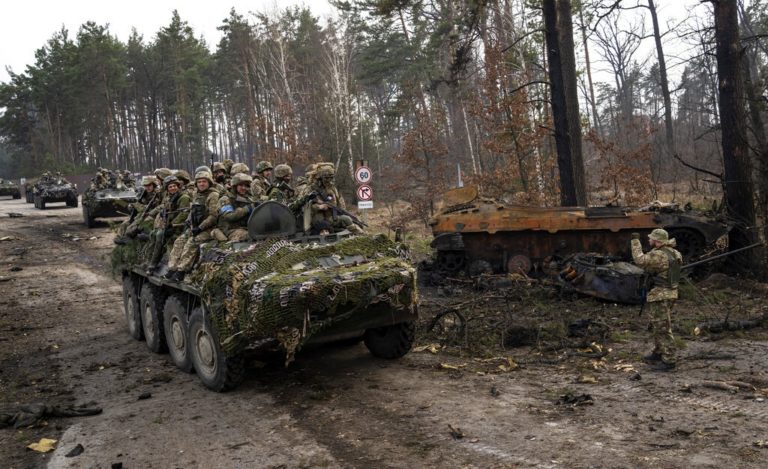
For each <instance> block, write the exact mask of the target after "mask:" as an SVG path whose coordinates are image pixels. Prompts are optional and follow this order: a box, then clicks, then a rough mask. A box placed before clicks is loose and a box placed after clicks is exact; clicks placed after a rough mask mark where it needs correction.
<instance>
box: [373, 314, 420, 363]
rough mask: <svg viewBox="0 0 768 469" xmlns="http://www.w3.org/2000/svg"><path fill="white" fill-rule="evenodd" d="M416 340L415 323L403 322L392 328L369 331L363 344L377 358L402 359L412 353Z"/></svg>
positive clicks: (386, 327)
mask: <svg viewBox="0 0 768 469" xmlns="http://www.w3.org/2000/svg"><path fill="white" fill-rule="evenodd" d="M415 338H416V326H415V325H414V324H413V322H401V323H399V324H395V325H392V326H384V327H379V328H376V329H368V330H367V331H365V335H364V336H363V342H365V346H366V347H368V350H369V351H370V352H371V354H372V355H373V356H375V357H379V358H400V357H402V356H403V355H405V354H406V353H408V352H410V350H411V347H413V342H414V340H415Z"/></svg>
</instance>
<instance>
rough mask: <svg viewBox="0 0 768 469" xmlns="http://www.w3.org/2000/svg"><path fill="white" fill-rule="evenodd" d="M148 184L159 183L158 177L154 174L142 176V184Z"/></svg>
mask: <svg viewBox="0 0 768 469" xmlns="http://www.w3.org/2000/svg"><path fill="white" fill-rule="evenodd" d="M148 184H152V185H155V186H156V185H157V178H156V177H154V176H142V177H141V185H142V186H146V185H148Z"/></svg>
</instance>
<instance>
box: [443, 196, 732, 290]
mask: <svg viewBox="0 0 768 469" xmlns="http://www.w3.org/2000/svg"><path fill="white" fill-rule="evenodd" d="M430 224H431V226H432V232H433V234H434V237H435V238H434V239H433V240H432V247H433V248H434V249H435V250H436V261H437V267H438V268H439V269H441V270H443V271H447V272H460V271H464V272H467V273H469V274H470V275H477V274H481V273H491V272H495V273H504V272H523V273H529V272H535V271H539V270H541V268H542V266H543V263H544V261H546V260H547V259H549V258H552V257H560V258H562V257H565V256H567V255H569V254H574V253H577V252H597V253H601V254H605V255H610V256H615V257H617V258H621V259H629V258H630V252H629V241H630V238H631V233H633V232H639V233H644V234H648V233H650V232H651V231H652V230H653V229H655V228H660V227H663V228H665V229H666V230H667V231H669V235H670V237H672V238H676V239H677V245H678V250H680V252H681V253H682V254H683V257H684V258H685V261H686V262H690V261H692V260H696V259H697V258H698V257H700V256H701V255H703V254H704V253H705V250H706V248H707V247H708V246H710V245H711V244H713V243H714V242H715V241H716V240H717V239H718V238H720V237H721V236H723V235H724V234H726V233H727V232H728V226H727V225H726V224H724V223H721V222H718V221H713V220H711V219H708V218H706V217H703V216H700V215H697V214H695V213H693V212H687V211H682V210H678V209H675V208H673V207H658V208H657V209H653V208H648V209H643V210H639V209H632V208H627V207H555V208H541V207H529V206H519V205H518V206H516V205H506V204H503V203H500V202H497V201H494V200H488V199H482V198H480V197H478V192H477V189H476V188H474V187H464V188H461V189H454V190H452V191H448V192H447V193H446V194H445V195H444V206H443V209H442V210H441V211H440V213H438V214H437V215H436V216H435V217H434V218H433V219H432V220H431V221H430Z"/></svg>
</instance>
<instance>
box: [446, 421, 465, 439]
mask: <svg viewBox="0 0 768 469" xmlns="http://www.w3.org/2000/svg"><path fill="white" fill-rule="evenodd" d="M448 429H449V430H450V431H449V432H448V433H450V435H451V437H453V439H454V440H460V439H462V438H464V432H463V431H462V430H461V428H459V427H454V426H453V425H451V424H448Z"/></svg>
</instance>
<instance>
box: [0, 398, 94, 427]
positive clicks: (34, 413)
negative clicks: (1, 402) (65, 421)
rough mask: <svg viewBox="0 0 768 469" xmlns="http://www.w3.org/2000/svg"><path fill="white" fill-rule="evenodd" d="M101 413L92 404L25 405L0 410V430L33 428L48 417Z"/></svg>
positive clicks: (83, 415)
mask: <svg viewBox="0 0 768 469" xmlns="http://www.w3.org/2000/svg"><path fill="white" fill-rule="evenodd" d="M100 413H101V407H95V406H94V405H92V404H90V403H89V404H82V405H79V406H75V405H68V406H63V407H62V406H48V405H45V404H39V403H37V404H26V405H21V406H18V407H16V408H4V409H0V428H6V427H13V428H24V427H33V426H36V425H38V424H40V423H41V421H42V420H43V419H45V418H50V417H86V416H90V415H97V414H100Z"/></svg>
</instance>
